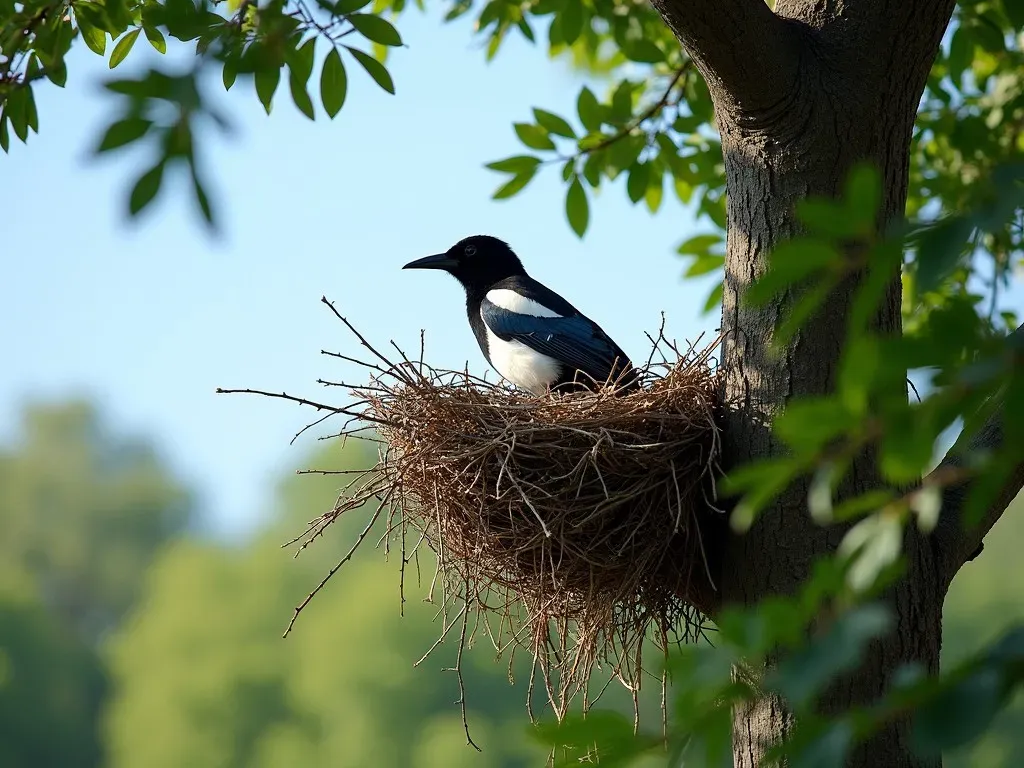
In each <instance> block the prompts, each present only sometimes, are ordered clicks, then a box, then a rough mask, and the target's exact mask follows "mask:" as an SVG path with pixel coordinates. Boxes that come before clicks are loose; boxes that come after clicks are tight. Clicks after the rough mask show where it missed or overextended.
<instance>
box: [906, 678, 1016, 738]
mask: <svg viewBox="0 0 1024 768" xmlns="http://www.w3.org/2000/svg"><path fill="white" fill-rule="evenodd" d="M1005 689H1006V686H1005V684H1004V683H1003V679H1002V675H1000V674H999V670H998V669H993V668H992V667H988V666H983V667H981V668H980V669H978V670H976V671H974V672H972V673H971V674H969V675H968V676H967V677H966V678H965V679H963V680H959V681H958V682H956V683H955V684H954V685H951V686H949V687H948V688H945V689H944V690H942V691H941V692H940V693H939V694H938V695H937V696H935V697H933V698H931V699H930V700H928V701H927V702H925V704H924V705H923V706H922V707H921V708H920V709H919V710H918V712H917V713H916V716H915V717H914V741H915V742H917V745H918V747H919V748H920V749H922V751H925V752H933V753H938V752H940V751H944V750H948V749H953V748H954V747H959V746H961V745H964V744H969V743H970V742H972V741H974V740H975V739H977V738H978V737H979V736H980V735H981V734H982V733H984V732H985V731H986V730H987V728H988V725H989V723H991V722H992V718H994V717H995V715H996V713H997V712H998V711H999V709H1000V708H1001V706H1002V704H1003V701H1004V698H1005Z"/></svg>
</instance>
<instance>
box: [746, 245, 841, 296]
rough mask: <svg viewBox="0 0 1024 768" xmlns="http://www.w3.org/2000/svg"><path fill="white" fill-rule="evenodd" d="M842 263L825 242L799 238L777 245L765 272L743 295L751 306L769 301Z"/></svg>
mask: <svg viewBox="0 0 1024 768" xmlns="http://www.w3.org/2000/svg"><path fill="white" fill-rule="evenodd" d="M841 263H842V256H841V255H840V254H839V253H838V252H837V251H836V250H835V249H834V248H833V247H832V246H830V245H829V244H828V243H825V242H823V241H821V240H814V239H811V238H808V237H800V238H797V239H795V240H789V241H787V242H785V243H781V244H780V245H777V246H776V247H775V249H774V250H773V251H772V254H771V259H770V261H769V265H768V271H767V272H766V273H765V274H764V275H762V276H761V277H760V278H758V279H757V280H756V281H755V282H754V284H753V285H751V286H750V287H749V288H748V289H747V292H746V295H745V296H744V297H743V300H744V301H745V302H747V303H748V304H749V305H750V306H753V307H759V306H764V305H765V304H768V303H769V302H770V301H772V300H773V299H775V298H776V297H777V296H779V295H780V294H781V293H782V292H784V291H785V290H787V289H789V288H791V287H793V286H794V285H796V284H797V283H800V282H801V281H803V280H806V279H807V278H809V277H811V276H812V275H814V274H817V273H819V272H822V271H824V270H828V269H829V268H830V267H835V266H838V265H839V264H841Z"/></svg>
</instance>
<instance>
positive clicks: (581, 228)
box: [565, 177, 590, 238]
mask: <svg viewBox="0 0 1024 768" xmlns="http://www.w3.org/2000/svg"><path fill="white" fill-rule="evenodd" d="M565 215H566V218H568V219H569V226H570V227H572V231H573V232H575V233H576V236H577V237H581V238H582V237H583V233H584V232H586V231H587V223H588V222H589V221H590V205H589V204H588V203H587V193H586V192H585V191H584V189H583V185H582V184H581V183H580V180H579V177H576V178H574V179H573V180H572V184H570V185H569V190H568V191H567V192H566V194H565Z"/></svg>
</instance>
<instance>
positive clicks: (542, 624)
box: [224, 299, 719, 735]
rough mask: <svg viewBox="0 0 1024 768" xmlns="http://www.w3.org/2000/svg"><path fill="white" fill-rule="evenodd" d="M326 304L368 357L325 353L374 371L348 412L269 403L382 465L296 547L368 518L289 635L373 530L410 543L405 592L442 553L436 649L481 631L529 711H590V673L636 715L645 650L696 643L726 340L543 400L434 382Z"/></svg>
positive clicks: (434, 373)
mask: <svg viewBox="0 0 1024 768" xmlns="http://www.w3.org/2000/svg"><path fill="white" fill-rule="evenodd" d="M323 301H324V303H325V304H327V305H328V306H329V307H330V308H331V310H332V311H334V314H335V315H337V317H338V318H339V319H340V320H341V321H342V322H344V323H345V325H346V326H347V327H348V329H349V330H350V331H351V332H352V333H353V334H354V335H355V337H356V338H357V339H358V341H359V342H360V344H361V345H362V347H363V348H364V349H365V350H366V353H367V354H369V355H372V358H373V359H372V360H371V361H360V360H358V359H356V358H352V357H348V356H345V355H340V354H337V353H327V352H325V354H330V355H332V356H333V357H338V358H342V359H345V360H348V361H350V362H353V363H356V364H358V365H360V366H362V367H363V368H364V369H367V370H368V371H369V372H370V374H371V376H370V381H369V383H367V384H342V383H340V382H339V384H340V385H341V386H344V387H346V388H347V389H348V390H349V391H350V392H351V394H352V396H353V397H354V400H355V402H354V403H353V404H351V405H348V406H345V407H332V406H328V405H324V404H322V403H316V402H313V401H309V400H304V399H302V398H295V397H291V396H289V395H286V394H283V393H282V394H274V393H269V392H261V393H259V394H265V395H271V396H274V397H283V398H285V399H289V400H294V401H297V402H300V403H302V404H305V405H309V406H313V407H316V408H318V409H321V410H323V411H325V414H326V415H325V416H323V417H322V418H321V419H319V420H318V421H317V422H314V424H313V425H315V424H318V423H321V422H322V421H324V420H326V419H328V418H330V417H334V416H344V417H347V419H348V420H347V422H346V423H345V425H344V426H343V427H342V428H341V430H340V431H339V432H337V433H336V434H337V435H339V436H341V437H345V436H363V437H366V436H368V433H371V434H372V436H374V437H377V438H380V439H381V443H380V449H379V454H378V455H379V460H378V462H377V464H376V466H374V467H373V468H372V469H370V470H367V471H365V472H360V473H356V474H355V475H354V477H353V478H352V479H351V481H350V482H349V483H348V485H347V486H346V489H345V490H344V491H343V492H342V494H341V496H340V498H339V499H338V501H337V504H336V505H335V506H334V508H333V509H332V510H330V511H329V512H327V513H326V514H324V515H323V516H321V517H319V518H317V519H316V520H314V521H312V522H311V523H310V526H309V528H308V529H307V530H306V531H305V532H304V533H303V534H302V535H301V536H299V537H297V538H296V539H295V541H294V542H292V543H293V544H297V545H298V546H299V548H300V551H301V549H302V548H305V547H306V546H308V545H309V544H310V543H311V542H312V541H313V540H314V539H316V538H317V537H318V536H319V535H321V534H322V533H323V532H324V529H326V528H327V527H328V526H329V525H330V524H331V523H332V522H334V521H335V520H336V519H338V517H340V516H341V515H344V514H351V513H352V512H353V511H354V510H356V509H359V508H362V507H364V506H365V507H368V508H370V509H371V510H372V512H371V515H370V519H369V523H368V525H367V526H366V527H365V529H364V530H363V532H362V534H360V536H359V538H358V540H357V542H356V544H355V546H354V547H353V548H352V551H350V552H349V553H348V554H347V555H346V556H345V557H344V558H343V559H342V561H341V562H340V563H338V565H336V566H335V567H334V568H333V569H332V570H331V571H330V572H329V573H328V575H327V576H326V578H325V579H324V580H323V582H321V584H320V585H319V586H318V587H317V588H316V589H314V590H313V592H312V593H311V594H310V595H309V597H308V598H307V599H306V600H305V601H303V603H302V604H301V605H299V606H298V607H297V608H296V610H295V614H294V616H293V617H292V622H291V623H289V626H288V630H290V629H291V627H292V624H293V623H294V621H295V618H296V617H297V616H298V614H299V613H300V612H301V611H302V609H303V608H304V607H305V605H306V604H308V602H309V600H310V599H312V597H313V596H314V595H315V594H316V593H317V592H318V591H319V590H320V589H321V588H322V587H323V586H324V584H326V582H327V580H328V579H329V578H330V577H331V576H333V574H334V573H335V572H336V571H337V569H338V568H339V567H340V566H341V564H343V563H344V562H345V561H347V560H348V559H349V558H350V557H351V556H352V554H353V552H354V551H355V549H356V548H357V547H358V546H359V545H360V544H361V543H362V542H363V541H364V540H365V539H366V538H367V537H368V536H369V535H370V533H371V532H372V531H373V530H374V527H375V526H377V525H378V524H379V525H382V530H381V531H380V532H379V534H378V540H379V541H383V542H384V543H385V548H389V547H391V546H395V547H399V546H400V547H401V555H402V572H403V580H404V573H405V566H406V565H407V564H408V563H410V562H412V558H413V557H414V555H415V553H416V552H417V550H418V548H419V547H421V546H422V545H423V544H426V545H427V546H428V547H429V548H430V549H431V550H432V551H433V553H434V555H435V556H436V562H437V573H436V576H435V577H434V580H433V582H432V584H431V588H430V595H431V597H432V598H436V599H437V601H438V602H439V604H440V606H441V614H442V616H443V625H442V630H441V636H440V638H439V640H438V643H440V642H441V641H443V640H444V639H445V637H449V636H457V637H458V638H459V639H460V640H459V642H460V645H459V659H460V661H461V655H462V648H463V647H465V646H466V645H467V644H468V643H471V642H472V641H473V639H474V638H475V637H476V636H478V635H480V634H481V633H482V634H484V635H486V636H487V637H488V638H489V639H490V640H491V642H493V644H494V646H495V648H496V650H497V651H498V652H499V653H502V652H506V651H507V652H508V653H509V654H510V655H511V654H513V653H514V652H515V650H516V649H525V650H526V651H528V652H529V654H530V655H531V656H532V659H533V675H532V677H531V681H530V690H531V695H530V696H528V699H529V700H530V701H532V699H533V696H532V692H533V688H534V685H535V684H537V683H539V684H541V685H543V686H544V692H545V693H546V697H547V701H548V702H549V703H550V705H551V707H552V709H553V711H554V713H555V714H556V716H558V717H561V716H563V715H564V714H565V712H566V709H567V707H568V705H569V703H570V701H571V700H573V699H574V698H576V697H577V696H582V698H583V703H584V706H585V707H586V706H589V705H590V704H592V703H593V701H594V700H595V699H596V695H595V692H594V690H592V689H590V688H588V685H593V684H594V681H593V680H592V679H591V677H592V676H591V673H592V672H593V671H594V670H595V669H597V668H601V669H604V670H605V673H606V678H607V679H608V680H610V679H612V678H618V679H619V680H620V681H621V682H622V683H623V684H625V685H626V686H627V687H628V688H629V689H630V690H631V691H633V696H634V701H636V692H637V690H638V689H639V686H640V681H641V677H642V675H643V673H644V672H643V664H642V646H643V642H644V640H645V639H651V638H653V639H654V640H655V641H656V642H657V643H659V645H660V646H661V647H662V648H664V649H667V648H668V646H669V644H670V643H672V642H680V641H683V640H686V639H693V638H695V637H696V636H697V635H699V634H700V633H701V632H702V631H703V630H702V626H703V616H702V611H701V606H703V605H708V604H709V603H710V600H711V594H712V592H713V590H714V585H713V583H712V578H711V575H710V572H709V571H708V568H707V563H706V558H705V555H704V549H703V543H702V533H701V532H702V527H704V526H705V525H706V523H707V521H708V520H709V519H710V518H711V517H713V516H715V515H718V514H719V513H718V512H717V511H716V510H715V509H714V505H713V496H714V485H713V483H714V476H715V461H716V457H717V455H718V451H719V442H718V432H717V429H716V424H715V403H716V399H715V382H714V373H713V369H712V365H711V359H710V355H711V352H712V351H713V349H714V347H715V345H716V343H712V344H710V345H708V346H707V347H705V348H704V349H701V350H699V351H698V350H696V349H695V348H694V347H693V346H690V347H688V348H686V349H684V350H680V348H678V347H677V346H675V345H674V344H672V343H670V342H669V341H667V340H666V339H665V337H664V335H663V333H661V332H659V334H658V336H657V338H654V337H651V344H652V351H651V357H650V359H648V361H647V363H646V364H645V365H644V366H643V367H642V368H640V369H639V373H640V376H641V382H642V386H641V387H640V388H639V389H638V390H636V391H632V392H630V393H628V394H624V395H623V394H616V393H614V392H612V391H610V390H603V391H599V392H597V393H576V394H567V395H560V394H547V395H542V396H534V395H528V394H524V393H522V392H519V391H516V390H513V389H510V388H509V387H507V386H505V385H500V384H494V383H490V382H487V381H484V380H482V379H479V378H476V377H474V376H471V375H470V374H469V373H468V372H465V371H463V372H456V371H443V370H436V369H434V368H431V367H430V366H429V365H427V364H426V363H425V362H424V360H423V345H422V337H421V345H420V354H419V357H418V359H416V360H410V359H409V358H408V357H407V356H406V355H405V354H404V353H403V352H402V351H401V350H400V349H399V348H398V347H397V346H396V345H394V343H392V345H391V349H392V350H393V354H392V353H389V354H390V355H391V356H392V357H396V358H397V360H392V359H390V358H389V357H388V356H387V355H384V354H382V353H381V352H380V351H379V350H378V349H376V348H374V347H373V346H372V345H371V344H370V343H369V342H368V341H367V340H366V339H365V338H364V337H363V336H362V335H361V334H360V333H359V332H358V331H357V330H356V329H355V328H354V327H353V326H352V325H351V324H350V323H349V322H348V321H347V320H346V319H345V318H343V317H342V316H341V315H340V314H338V312H337V310H335V308H334V306H333V304H331V303H330V302H328V301H327V299H323ZM656 356H657V357H658V358H659V359H658V360H657V361H655V359H654V358H655V357H656ZM320 383H322V384H331V382H325V381H321V382H320ZM224 391H227V390H224ZM234 391H248V392H253V391H254V390H234ZM313 425H310V426H313ZM307 428H308V427H307ZM300 434H301V433H300ZM403 600H404V597H403ZM286 634H287V632H286ZM435 647H436V644H435ZM431 650H433V649H431ZM428 653H429V651H428ZM459 683H460V688H461V686H462V677H461V672H460V674H459ZM463 706H464V705H463ZM463 711H465V710H463ZM467 735H468V732H467Z"/></svg>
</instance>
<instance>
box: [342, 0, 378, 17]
mask: <svg viewBox="0 0 1024 768" xmlns="http://www.w3.org/2000/svg"><path fill="white" fill-rule="evenodd" d="M370 2H371V0H338V2H337V3H335V4H334V14H335V15H336V16H345V15H346V14H349V13H355V12H356V11H361V10H362V9H363V8H365V7H366V6H368V5H369V4H370Z"/></svg>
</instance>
